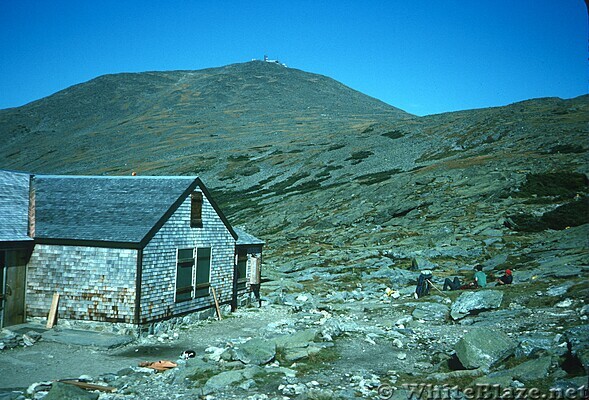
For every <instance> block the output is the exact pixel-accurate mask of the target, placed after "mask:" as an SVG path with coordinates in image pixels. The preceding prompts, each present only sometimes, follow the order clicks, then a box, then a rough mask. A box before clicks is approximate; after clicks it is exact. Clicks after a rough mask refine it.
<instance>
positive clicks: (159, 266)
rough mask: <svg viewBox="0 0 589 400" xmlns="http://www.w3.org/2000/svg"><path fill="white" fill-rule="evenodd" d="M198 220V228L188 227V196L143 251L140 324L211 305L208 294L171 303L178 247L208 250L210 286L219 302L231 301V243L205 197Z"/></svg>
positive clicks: (210, 297)
mask: <svg viewBox="0 0 589 400" xmlns="http://www.w3.org/2000/svg"><path fill="white" fill-rule="evenodd" d="M202 219H203V227H202V228H191V227H190V197H188V198H187V199H186V200H185V201H184V202H183V203H182V204H181V205H180V207H178V209H177V210H176V212H175V213H174V214H173V215H172V216H171V217H170V218H169V219H168V220H167V222H166V223H165V224H164V225H163V226H162V227H161V229H160V230H159V231H158V232H157V233H156V234H155V235H154V237H153V238H152V239H151V240H150V242H149V243H148V244H147V246H146V247H145V248H144V249H143V273H142V292H141V322H142V323H143V322H146V321H150V320H157V319H162V318H167V317H171V316H174V315H179V314H183V313H186V312H190V311H193V310H196V309H200V308H205V307H211V306H213V305H214V301H213V297H212V295H209V296H207V297H201V298H196V299H193V300H189V301H184V302H180V303H175V292H176V250H177V249H179V248H194V247H211V251H212V253H211V276H210V279H211V286H212V287H214V288H215V290H216V291H217V296H218V299H219V302H228V301H230V300H231V296H232V285H233V263H234V254H235V240H234V239H233V236H232V235H231V233H230V232H229V230H228V229H227V227H226V225H225V224H224V222H223V221H222V219H221V218H220V216H219V215H218V214H217V212H216V211H215V209H214V208H213V206H212V205H211V203H210V201H209V199H208V198H207V197H206V196H203V207H202Z"/></svg>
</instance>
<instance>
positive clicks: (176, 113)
mask: <svg viewBox="0 0 589 400" xmlns="http://www.w3.org/2000/svg"><path fill="white" fill-rule="evenodd" d="M409 117H411V115H410V114H407V113H405V112H403V111H401V110H399V109H397V108H394V107H392V106H389V105H387V104H385V103H383V102H381V101H379V100H376V99H374V98H371V97H369V96H366V95H364V94H362V93H360V92H357V91H355V90H352V89H350V88H348V87H346V86H344V85H342V84H341V83H338V82H336V81H334V80H333V79H330V78H327V77H325V76H321V75H316V74H311V73H307V72H303V71H300V70H297V69H291V68H285V67H283V66H281V65H277V64H273V63H267V62H263V61H251V62H247V63H242V64H233V65H229V66H226V67H221V68H211V69H204V70H200V71H172V72H146V73H132V74H131V73H124V74H116V75H105V76H101V77H98V78H96V79H93V80H91V81H89V82H86V83H83V84H79V85H76V86H72V87H70V88H67V89H65V90H63V91H60V92H58V93H56V94H54V95H52V96H49V97H46V98H44V99H41V100H38V101H35V102H32V103H30V104H27V105H25V106H23V107H19V108H13V109H6V110H0V134H1V135H2V138H3V140H4V145H3V146H2V150H1V153H2V154H0V155H1V156H4V157H7V160H8V163H7V164H6V165H4V166H14V167H16V166H18V165H19V164H20V162H16V163H12V162H11V161H13V160H16V159H19V160H28V162H26V163H25V165H22V167H26V168H27V169H30V170H40V169H41V170H43V171H48V170H51V171H60V172H74V171H77V172H80V171H84V172H88V173H90V172H94V173H96V172H98V173H115V174H116V173H128V172H129V169H133V168H140V167H142V166H143V167H145V166H144V165H143V161H144V160H145V157H144V156H147V155H148V154H143V155H141V156H140V157H135V156H137V155H138V154H137V152H135V151H134V152H132V153H131V154H130V153H129V152H128V149H129V147H130V148H133V149H136V150H138V149H141V148H145V149H149V152H148V153H149V156H156V157H154V161H155V160H158V159H164V158H165V159H170V158H177V157H179V156H182V155H186V154H190V153H193V152H196V153H198V154H202V153H203V152H204V153H207V152H208V151H210V150H216V148H217V143H219V142H223V144H222V145H221V147H222V148H223V149H228V148H231V147H232V145H231V144H229V143H228V142H231V141H232V140H233V139H234V138H236V137H239V138H240V141H238V142H237V143H235V147H236V148H243V147H248V146H251V145H253V144H254V143H258V144H259V143H260V140H259V137H260V136H264V137H268V135H273V134H285V135H286V136H288V135H290V134H295V135H296V137H297V139H298V140H301V139H302V136H304V135H306V134H309V133H310V134H312V135H316V134H319V133H320V132H331V133H336V132H341V131H345V130H349V129H351V127H352V126H354V125H358V124H362V123H371V122H376V121H378V120H382V119H387V120H388V119H390V120H398V119H404V118H409ZM303 131H304V132H303ZM31 138H34V140H32V141H31ZM215 138H216V139H215ZM279 141H280V140H279ZM197 142H198V143H197ZM116 143H124V145H125V148H121V146H120V145H118V144H116ZM105 152H106V153H108V156H106V154H105ZM113 152H114V153H113ZM139 152H141V151H139ZM32 160H37V161H32ZM74 164H75V166H74ZM158 168H164V169H165V166H164V165H159V166H158V165H153V166H152V167H150V168H149V169H150V170H151V171H154V172H155V173H161V172H163V171H160V170H159V169H158ZM144 171H145V169H144Z"/></svg>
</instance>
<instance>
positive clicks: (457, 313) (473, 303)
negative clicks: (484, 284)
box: [450, 290, 503, 320]
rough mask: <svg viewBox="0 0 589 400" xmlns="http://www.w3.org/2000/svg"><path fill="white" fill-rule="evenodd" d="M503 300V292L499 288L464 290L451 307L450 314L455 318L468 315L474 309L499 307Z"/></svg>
mask: <svg viewBox="0 0 589 400" xmlns="http://www.w3.org/2000/svg"><path fill="white" fill-rule="evenodd" d="M502 300H503V292H500V291H498V290H475V291H469V292H464V293H462V294H461V295H460V297H458V298H457V299H456V301H455V302H454V304H452V308H451V309H450V316H451V317H452V319H454V320H458V319H461V318H464V317H466V316H467V315H468V314H470V313H472V312H473V311H482V310H489V309H493V308H499V306H501V301H502Z"/></svg>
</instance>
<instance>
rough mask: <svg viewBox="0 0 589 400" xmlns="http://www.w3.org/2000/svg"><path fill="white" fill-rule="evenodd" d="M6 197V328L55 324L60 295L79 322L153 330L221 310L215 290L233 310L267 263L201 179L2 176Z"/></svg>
mask: <svg viewBox="0 0 589 400" xmlns="http://www.w3.org/2000/svg"><path fill="white" fill-rule="evenodd" d="M0 193H1V194H0V268H2V270H3V271H0V272H4V275H5V276H7V278H6V279H5V280H4V281H2V282H0V288H2V289H4V290H3V292H2V293H3V294H4V299H5V302H4V312H3V313H2V314H3V325H4V326H8V325H13V324H16V323H20V322H23V321H24V320H25V318H26V317H43V316H47V313H48V310H49V307H50V304H51V298H52V296H53V294H54V293H56V292H58V293H59V294H60V304H59V313H58V315H59V318H66V319H74V320H91V321H103V322H121V323H129V324H137V325H143V324H148V323H151V322H156V321H159V320H163V319H168V318H171V317H174V316H180V315H184V314H186V313H190V312H193V311H196V310H201V309H205V308H210V307H213V306H214V300H213V296H212V291H213V289H214V291H215V293H216V295H217V298H218V301H219V302H220V303H221V304H232V306H233V307H234V308H235V307H236V306H237V300H238V297H239V296H243V295H248V294H249V290H250V285H249V284H248V281H247V278H246V279H245V280H244V277H249V276H250V275H252V274H251V272H250V271H248V268H252V266H253V267H255V268H257V267H258V265H259V264H257V263H256V260H257V262H258V263H259V261H260V260H261V249H262V246H263V242H262V241H260V240H258V239H255V238H254V237H252V236H251V235H248V234H246V233H245V232H242V233H240V235H238V233H236V230H235V229H233V227H232V226H231V224H230V223H229V222H228V220H227V218H226V217H225V216H224V215H223V213H222V211H221V210H220V209H219V207H218V206H217V204H216V203H215V202H214V200H213V199H212V197H211V195H210V193H209V191H208V190H207V189H206V187H205V186H204V184H203V182H202V181H201V180H200V179H199V178H198V177H139V176H130V177H96V176H52V175H29V174H23V173H17V172H9V171H0ZM248 242H252V243H248ZM244 249H245V250H244ZM248 249H249V250H248ZM248 251H250V253H248ZM248 254H249V255H248ZM243 257H245V259H246V260H250V261H248V262H246V263H245V264H244V265H242V264H241V263H240V262H239V261H240V260H242V259H243ZM0 275H2V274H0ZM244 283H245V284H244ZM15 288H16V289H17V290H16V291H15ZM17 292H18V293H17ZM21 292H22V293H21ZM17 294H18V296H15V295H17ZM25 299H26V300H25Z"/></svg>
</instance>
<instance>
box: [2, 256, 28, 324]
mask: <svg viewBox="0 0 589 400" xmlns="http://www.w3.org/2000/svg"><path fill="white" fill-rule="evenodd" d="M3 270H4V271H3V276H4V278H5V279H4V285H3V286H4V287H3V298H4V310H3V312H4V315H3V320H2V324H3V326H11V325H17V324H22V323H23V322H25V277H26V255H25V254H24V252H21V251H13V250H8V251H5V252H4V265H3Z"/></svg>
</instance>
